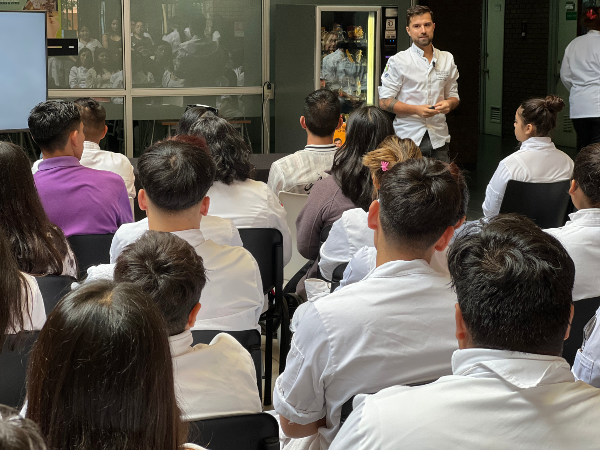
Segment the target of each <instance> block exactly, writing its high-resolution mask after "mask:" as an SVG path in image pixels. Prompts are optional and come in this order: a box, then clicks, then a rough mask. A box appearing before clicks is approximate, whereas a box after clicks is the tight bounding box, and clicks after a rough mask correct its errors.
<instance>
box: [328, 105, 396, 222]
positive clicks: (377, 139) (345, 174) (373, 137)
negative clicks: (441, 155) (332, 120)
mask: <svg viewBox="0 0 600 450" xmlns="http://www.w3.org/2000/svg"><path fill="white" fill-rule="evenodd" d="M346 130H347V131H346V142H344V144H343V145H342V146H341V147H340V148H338V149H337V151H336V152H335V156H334V158H333V166H332V167H331V174H332V175H333V176H334V177H335V180H336V182H337V183H338V185H339V186H340V187H341V188H342V193H343V194H344V195H345V196H346V197H348V198H349V199H350V200H351V201H352V203H354V204H355V205H356V206H357V207H358V208H362V209H364V210H365V211H368V209H369V206H370V204H371V200H372V193H373V180H371V176H370V172H369V169H368V168H367V167H365V166H364V165H363V156H364V155H366V154H367V153H369V152H371V151H373V150H375V149H376V148H377V147H378V146H379V144H381V142H383V140H384V139H385V138H386V137H387V136H390V135H392V134H394V127H393V126H392V121H391V120H390V118H389V117H388V116H387V115H386V114H385V113H384V112H383V111H382V110H380V109H379V108H377V107H376V106H362V107H360V108H358V109H357V110H356V111H354V112H353V113H352V114H351V115H350V118H349V119H348V125H347V128H346Z"/></svg>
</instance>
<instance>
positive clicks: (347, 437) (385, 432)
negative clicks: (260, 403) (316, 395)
mask: <svg viewBox="0 0 600 450" xmlns="http://www.w3.org/2000/svg"><path fill="white" fill-rule="evenodd" d="M469 231H471V232H465V234H463V235H461V236H460V237H459V238H458V239H457V240H456V242H455V243H454V244H453V246H452V248H451V249H450V252H449V254H448V265H449V268H450V274H451V277H452V283H453V285H454V288H455V290H456V294H457V297H458V305H457V306H456V339H457V340H458V344H459V348H460V350H457V351H456V352H455V353H454V355H453V356H452V371H453V375H451V376H446V377H442V378H440V379H439V380H437V381H436V382H434V383H431V384H429V385H426V386H418V387H404V386H396V387H392V388H390V389H386V390H384V391H381V392H379V393H378V394H376V395H373V396H367V397H366V398H364V401H363V402H362V403H360V404H359V405H357V404H358V403H359V402H360V400H361V398H360V397H359V398H357V399H355V401H354V405H355V406H357V407H356V408H355V410H354V412H353V413H352V414H351V415H350V417H349V418H348V420H347V421H346V423H345V424H344V427H343V428H342V431H341V433H339V434H338V436H337V438H336V440H335V441H334V443H333V445H332V446H331V449H332V450H337V449H339V450H342V449H343V450H350V449H369V450H379V449H381V450H383V449H396V448H400V447H402V448H420V449H439V448H444V449H474V448H477V449H479V448H485V449H507V448H523V449H525V448H526V449H547V448H568V449H589V448H596V447H597V446H598V432H597V429H596V425H597V423H598V421H599V420H600V391H599V390H598V389H596V388H593V387H591V386H588V385H587V384H585V383H581V382H575V380H574V377H573V374H571V372H570V370H569V364H568V363H567V362H566V361H565V360H564V359H563V358H561V357H560V355H561V353H562V348H563V341H564V339H565V338H566V337H568V335H569V323H570V321H571V319H572V317H573V302H572V296H571V291H572V289H573V280H574V277H575V267H574V264H573V261H572V260H571V258H570V257H569V255H568V253H567V252H566V250H565V249H564V248H563V246H562V245H561V244H560V242H559V241H558V240H557V239H555V238H554V237H552V236H550V235H549V234H547V233H544V232H543V231H542V230H540V229H539V228H538V227H537V226H536V225H535V224H534V223H533V222H532V221H531V220H529V219H527V218H525V217H522V216H517V215H513V214H511V215H502V216H498V217H496V218H493V219H491V220H490V222H489V223H488V224H480V225H474V226H473V227H472V228H470V230H469ZM361 397H362V396H361Z"/></svg>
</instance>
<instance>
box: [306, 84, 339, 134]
mask: <svg viewBox="0 0 600 450" xmlns="http://www.w3.org/2000/svg"><path fill="white" fill-rule="evenodd" d="M340 111H341V106H340V100H339V98H338V96H337V95H336V94H334V93H333V92H332V91H330V90H329V89H318V90H316V91H315V92H313V93H311V94H309V95H308V96H307V97H306V98H305V99H304V113H303V115H304V122H305V124H306V128H308V131H310V132H311V133H312V134H314V135H315V136H319V137H327V136H331V135H332V134H333V133H334V132H335V129H336V128H337V126H338V123H339V122H340Z"/></svg>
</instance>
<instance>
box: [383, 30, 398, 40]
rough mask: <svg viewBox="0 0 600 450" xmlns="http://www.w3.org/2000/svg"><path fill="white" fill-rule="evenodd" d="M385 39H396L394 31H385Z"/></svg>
mask: <svg viewBox="0 0 600 450" xmlns="http://www.w3.org/2000/svg"><path fill="white" fill-rule="evenodd" d="M385 39H396V30H394V31H388V30H386V31H385Z"/></svg>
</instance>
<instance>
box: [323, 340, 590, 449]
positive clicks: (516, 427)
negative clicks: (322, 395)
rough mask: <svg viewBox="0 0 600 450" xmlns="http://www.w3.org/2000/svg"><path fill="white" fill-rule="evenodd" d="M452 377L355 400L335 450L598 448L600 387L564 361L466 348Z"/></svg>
mask: <svg viewBox="0 0 600 450" xmlns="http://www.w3.org/2000/svg"><path fill="white" fill-rule="evenodd" d="M452 372H453V375H451V376H447V377H443V378H440V379H439V380H438V381H436V382H434V383H431V384H428V385H425V386H416V387H406V386H396V387H392V388H389V389H385V390H384V391H381V392H379V393H378V394H376V395H371V396H360V397H359V398H356V399H355V400H354V402H353V404H354V405H355V409H354V411H353V412H352V414H351V415H350V417H349V418H348V420H347V421H346V423H344V426H343V428H342V431H341V432H340V433H339V434H338V437H337V439H336V440H335V441H334V443H333V445H332V446H331V450H342V449H343V450H358V449H365V450H366V449H368V450H384V449H390V450H391V449H394V450H395V449H398V448H410V449H421V450H426V449H431V450H433V449H435V450H439V449H461V450H462V449H489V450H495V449H498V450H500V449H502V450H504V449H508V448H511V449H550V448H551V449H567V448H568V449H573V450H576V449H592V448H598V443H599V440H598V423H599V421H600V390H598V389H596V388H593V387H591V386H588V385H587V384H585V383H582V382H576V381H575V380H574V378H573V375H572V374H571V372H570V371H569V364H568V363H567V362H566V361H565V360H564V359H563V358H560V357H557V356H546V355H535V354H531V353H518V352H510V351H504V350H489V349H482V348H473V349H465V350H458V351H456V352H455V353H454V355H453V356H452Z"/></svg>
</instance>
